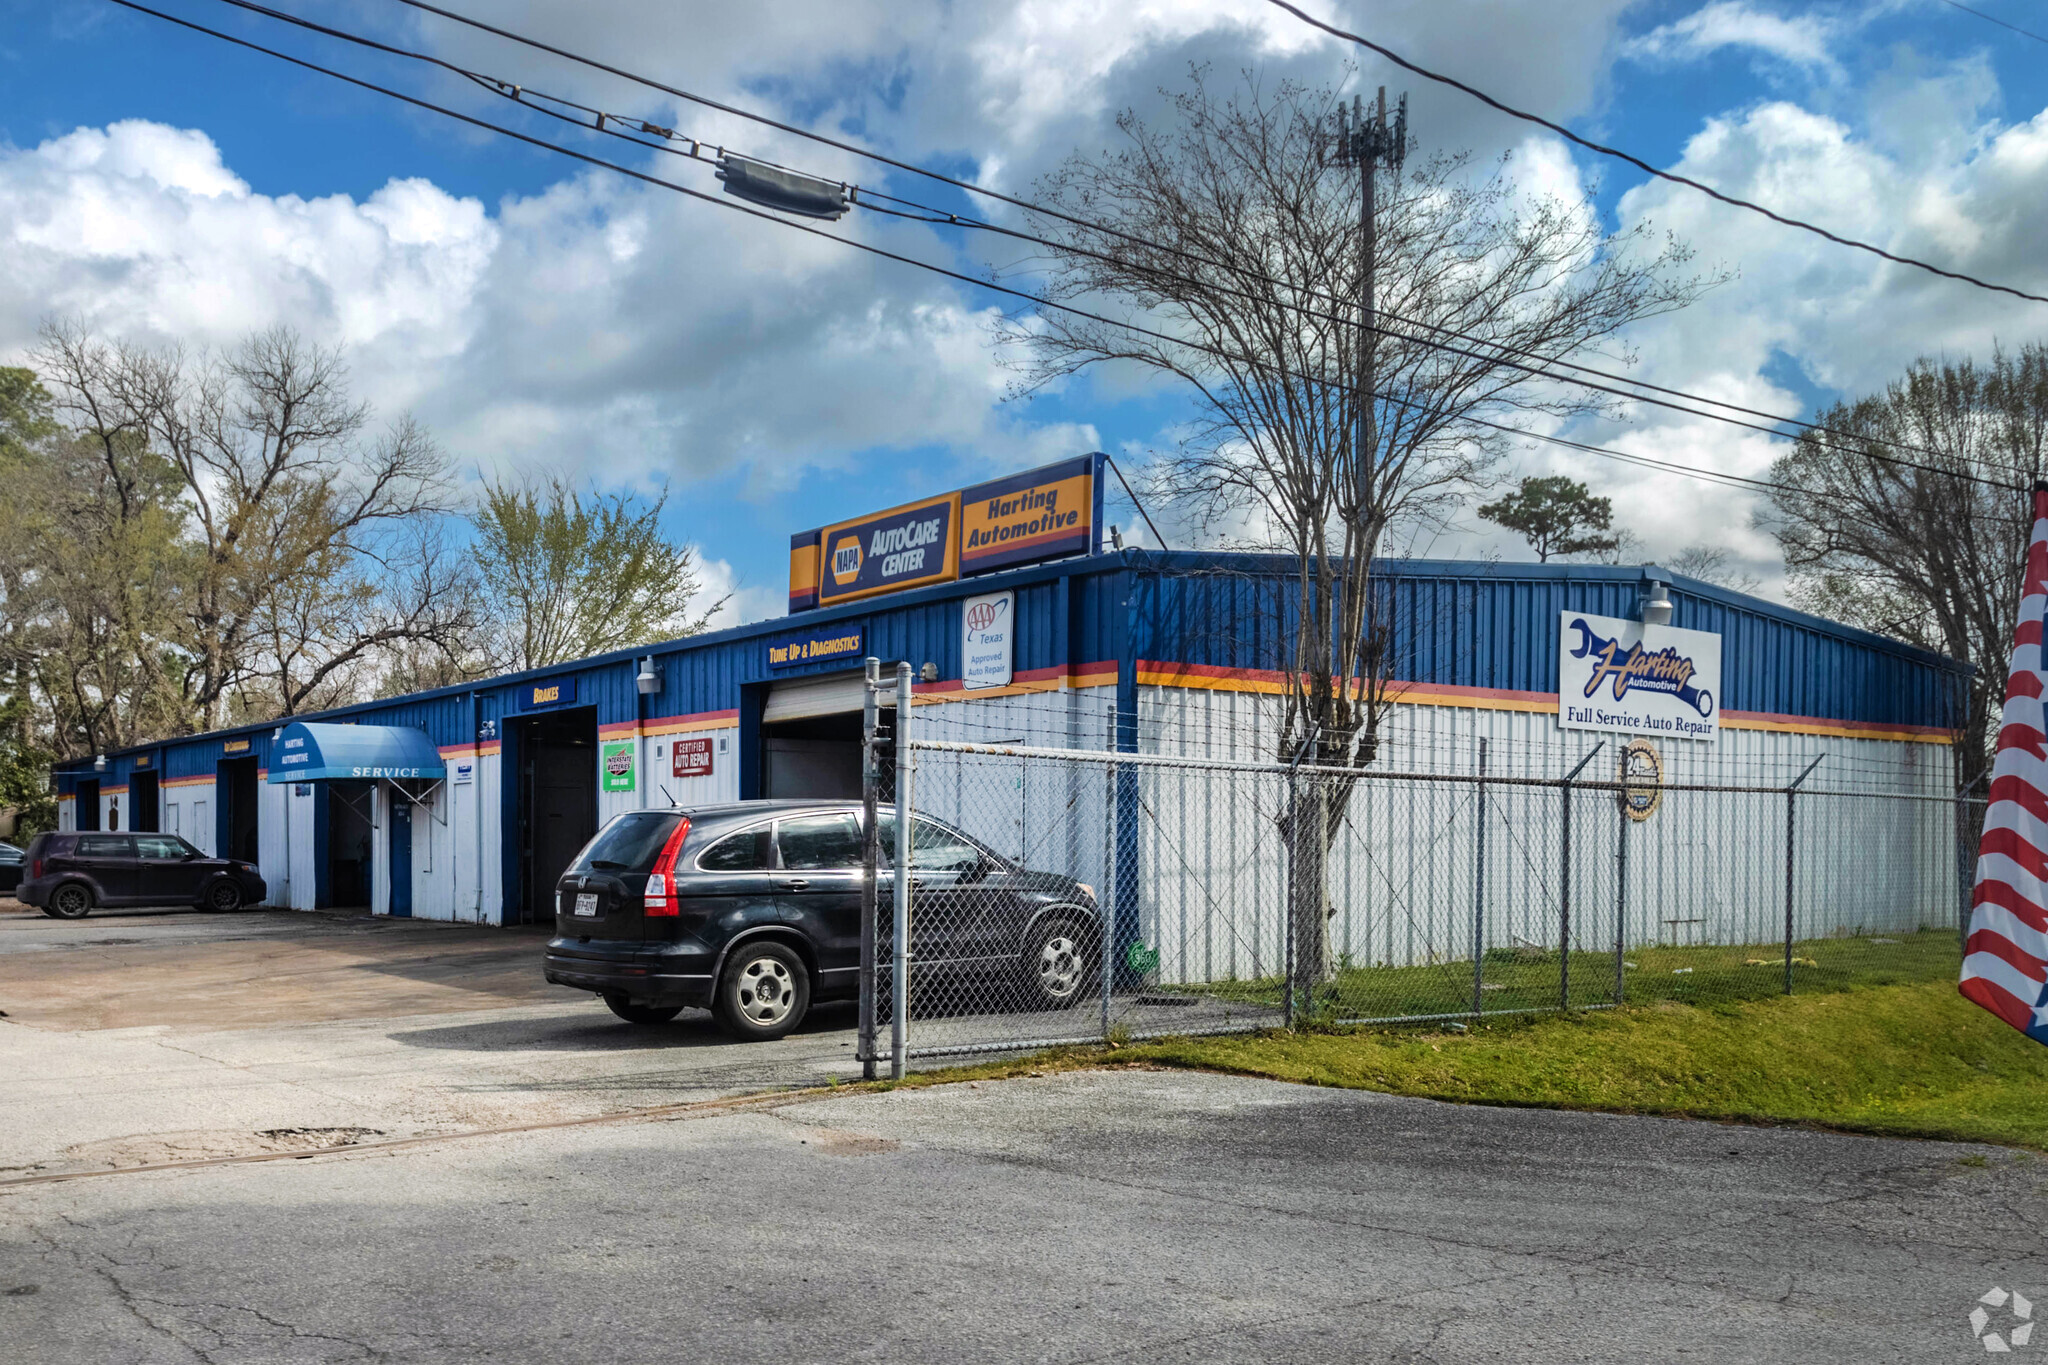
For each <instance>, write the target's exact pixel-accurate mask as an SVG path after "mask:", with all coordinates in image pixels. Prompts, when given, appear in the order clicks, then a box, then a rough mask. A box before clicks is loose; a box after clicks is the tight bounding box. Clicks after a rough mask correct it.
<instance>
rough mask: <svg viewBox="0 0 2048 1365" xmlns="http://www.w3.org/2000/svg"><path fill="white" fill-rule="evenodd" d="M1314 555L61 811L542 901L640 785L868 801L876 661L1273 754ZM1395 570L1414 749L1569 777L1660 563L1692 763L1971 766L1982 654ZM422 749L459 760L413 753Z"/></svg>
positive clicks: (1517, 580)
mask: <svg viewBox="0 0 2048 1365" xmlns="http://www.w3.org/2000/svg"><path fill="white" fill-rule="evenodd" d="M813 539H814V541H815V537H814V538H813ZM1291 568H1292V565H1291V564H1290V563H1289V562H1288V561H1286V560H1284V559H1280V558H1275V557H1267V556H1256V555H1234V554H1233V555H1208V554H1175V553H1152V552H1144V551H1136V550H1128V551H1118V552H1114V553H1103V554H1091V555H1083V556H1080V557H1076V558H1069V559H1065V560H1059V561H1055V562H1051V563H1042V564H1038V565H1034V566H1031V567H1025V568H1015V569H1007V570H1002V571H998V572H993V573H988V574H985V575H983V576H979V577H974V578H971V579H966V580H960V581H952V582H945V583H940V584H938V585H935V586H929V587H921V588H915V589H912V590H908V591H902V592H894V593H887V594H884V595H880V596H871V597H868V598H865V599H863V600H859V601H853V602H847V603H844V604H842V605H836V606H824V607H820V608H817V609H815V610H809V611H803V612H800V613H798V614H795V615H792V616H788V617H783V618H777V619H774V620H769V621H762V622H757V623H754V624H751V625H746V626H741V627H737V628H734V629H730V630H724V631H719V632H716V633H712V634H706V635H700V636H696V637H692V638H689V639H685V640H678V641H672V642H669V643H665V644H661V645H656V646H649V647H644V648H638V649H633V650H624V651H619V652H617V653H613V654H607V655H602V656H599V657H596V658H592V659H585V660H580V661H577V662H575V663H571V664H565V665H561V666H558V667H553V668H548V669H543V670H538V671H535V672H530V673H521V674H514V675H510V676H505V677H498V678H493V679H490V680H488V681H485V682H479V683H477V684H475V685H473V686H463V687H454V688H444V689H441V690H438V691H432V692H424V693H419V694H416V695H412V696H405V697H399V698H394V699H389V700H383V701H377V702H370V703H364V704H362V705H358V706H351V707H344V708H340V709H337V710H334V711H331V712H326V713H323V714H320V715H317V716H303V717H296V718H293V723H291V724H287V723H284V722H276V723H271V724H264V725H249V726H242V727H238V728H235V729H230V730H223V731H218V732H215V733H211V734H205V735H197V736H192V737H188V738H181V739H174V740H166V741H163V742H161V743H158V744H152V745H148V746H143V747H139V748H135V749H129V750H122V751H119V752H110V753H107V754H104V755H99V756H96V757H95V758H92V759H86V760H80V761H75V762H70V763H66V764H63V765H61V766H60V768H59V769H58V771H57V774H56V782H57V788H58V795H59V800H60V811H61V816H60V820H61V824H62V826H63V827H64V828H67V829H74V828H75V829H93V828H109V827H114V826H118V827H120V828H122V829H158V830H164V831H169V832H175V833H178V834H180V835H182V836H183V837H184V838H186V839H188V840H189V841H191V842H192V843H194V844H196V845H198V846H199V847H201V848H202V849H204V850H206V851H208V852H213V853H226V854H230V855H233V856H240V857H246V858H249V859H251V860H252V861H255V862H257V863H258V864H259V866H260V867H261V870H262V873H263V876H264V878H265V880H266V881H267V882H268V884H269V886H270V889H271V899H272V903H273V904H277V905H282V906H292V907H296V908H314V907H320V906H334V905H352V906H365V907H368V908H370V909H371V910H373V911H374V912H375V913H379V914H397V915H415V916H422V917H432V918H438V919H455V920H464V921H473V922H482V923H514V922H520V921H522V920H529V919H535V918H545V917H546V916H548V915H549V914H550V913H551V905H550V903H549V897H550V896H551V894H552V887H553V882H554V874H555V872H556V871H557V870H559V868H560V867H561V866H562V865H563V864H564V863H566V861H567V860H568V857H569V856H570V855H571V854H573V852H574V851H575V849H576V848H577V847H579V846H580V845H581V844H582V842H583V841H584V840H585V839H586V838H587V837H588V835H589V834H590V833H591V832H593V831H594V830H595V829H596V828H597V826H598V825H599V824H601V823H602V821H603V820H604V819H606V818H609V817H610V816H611V815H614V814H616V813H618V812H620V811H622V810H626V809H632V808H636V807H641V806H647V805H658V804H667V803H669V802H677V803H689V802H695V801H705V800H715V799H733V798H742V797H759V796H771V795H804V794H813V795H827V794H831V795H837V794H857V783H858V757H857V755H858V740H859V715H858V713H859V708H860V698H861V692H860V683H859V677H860V668H861V661H862V659H863V658H864V657H865V656H868V655H873V656H876V657H879V658H881V659H883V660H885V661H889V662H890V663H892V664H893V663H894V662H896V661H907V662H909V663H910V664H911V665H912V666H913V668H915V669H917V670H918V672H919V675H920V677H921V678H923V679H924V681H922V682H920V683H919V686H918V695H919V702H920V705H919V707H918V712H917V722H918V724H919V725H920V726H923V725H925V724H926V723H927V722H928V721H929V722H930V723H932V724H933V725H934V726H935V727H936V728H935V729H934V730H933V732H932V733H935V734H944V735H945V736H946V737H949V738H983V739H1001V740H1003V741H1006V742H1010V743H1018V742H1023V743H1029V744H1034V745H1045V746H1052V747H1062V748H1072V747H1097V746H1102V745H1107V744H1114V745H1115V746H1116V747H1119V748H1123V749H1127V750H1128V749H1141V750H1158V751H1165V752H1182V753H1204V752H1206V753H1212V754H1215V753H1221V751H1222V750H1221V748H1220V747H1219V746H1222V745H1224V744H1226V743H1227V745H1228V746H1229V747H1230V750H1231V752H1230V755H1229V756H1233V757H1257V756H1260V755H1259V754H1258V752H1257V750H1258V745H1259V743H1260V738H1259V737H1260V736H1261V735H1262V734H1264V733H1268V732H1269V731H1270V727H1271V721H1272V698H1273V697H1274V696H1275V695H1276V694H1277V693H1278V692H1279V691H1280V690H1281V689H1280V680H1281V677H1282V675H1281V674H1280V673H1279V672H1278V671H1277V670H1278V669H1279V668H1280V667H1282V666H1283V665H1284V663H1285V660H1286V649H1287V645H1288V641H1289V638H1290V637H1289V626H1290V622H1291V619H1292V606H1291V604H1292V602H1293V601H1294V598H1293V596H1292V594H1293V593H1294V591H1295V589H1294V586H1293V579H1292V576H1291ZM1379 581H1380V585H1381V586H1380V589H1379V590H1380V591H1381V592H1382V593H1383V595H1384V596H1383V598H1382V602H1383V611H1384V615H1383V619H1384V620H1386V621H1387V622H1388V623H1389V625H1390V629H1391V650H1392V656H1393V659H1394V664H1393V673H1394V676H1395V678H1396V680H1397V683H1398V686H1397V688H1396V691H1397V693H1398V696H1399V704H1398V705H1397V706H1396V708H1395V713H1396V714H1395V716H1394V718H1393V719H1391V720H1390V721H1389V725H1388V730H1387V734H1388V744H1389V746H1390V747H1389V749H1388V752H1389V753H1390V754H1392V755H1395V759H1394V760H1390V761H1399V762H1402V763H1404V764H1406V765H1409V766H1411V767H1415V768H1418V769H1420V768H1427V767H1429V766H1432V765H1434V766H1435V767H1438V768H1442V767H1445V766H1461V765H1465V764H1467V763H1469V762H1470V760H1471V750H1472V746H1471V743H1470V741H1471V740H1473V739H1475V738H1484V737H1488V736H1492V737H1495V738H1497V739H1500V740H1502V741H1504V743H1503V745H1502V746H1501V750H1500V751H1501V752H1503V753H1504V754H1506V755H1508V757H1507V758H1506V759H1504V760H1503V761H1504V762H1510V761H1511V762H1512V763H1513V764H1519V765H1521V766H1522V767H1523V768H1525V769H1526V770H1527V771H1529V772H1530V773H1532V774H1538V775H1551V774H1554V773H1556V772H1561V771H1562V770H1563V767H1562V766H1559V765H1563V764H1564V762H1565V760H1566V759H1568V758H1570V757H1571V756H1572V755H1574V754H1578V753H1582V752H1584V751H1586V750H1587V749H1588V748H1589V745H1590V743H1591V742H1592V741H1591V740H1590V739H1589V738H1588V736H1587V735H1586V733H1585V732H1582V731H1576V730H1568V729H1563V728H1561V727H1560V724H1559V697H1558V692H1559V678H1560V651H1559V620H1560V616H1561V615H1562V614H1564V613H1568V612H1577V613H1588V614H1591V615H1593V616H1596V617H1601V618H1618V619H1622V620H1627V619H1631V618H1636V617H1638V616H1639V615H1640V614H1641V610H1642V604H1643V603H1644V601H1645V600H1646V597H1648V596H1649V594H1650V592H1651V590H1652V586H1653V585H1658V584H1661V585H1668V592H1669V600H1670V602H1671V604H1672V614H1671V619H1670V624H1671V625H1673V626H1676V627H1680V628H1684V629H1689V630H1696V631H1705V632H1711V633H1713V634H1714V635H1716V636H1718V637H1719V639H1720V642H1721V660H1722V662H1721V670H1720V689H1721V692H1722V694H1723V695H1722V696H1721V697H1720V698H1719V706H1720V713H1719V725H1720V730H1719V734H1718V737H1717V738H1715V739H1714V740H1713V741H1712V742H1711V743H1688V742H1686V741H1683V740H1680V741H1676V742H1675V743H1674V745H1673V747H1674V749H1675V750H1677V751H1679V753H1678V755H1677V757H1676V758H1675V760H1674V762H1677V764H1678V766H1679V767H1680V768H1681V769H1682V770H1683V771H1685V772H1686V773H1687V774H1688V775H1690V776H1693V777H1695V778H1699V779H1711V778H1713V777H1716V776H1720V777H1739V776H1745V775H1748V776H1754V775H1756V774H1757V773H1759V772H1761V771H1763V770H1764V769H1765V768H1768V767H1771V766H1772V765H1778V766H1783V765H1786V764H1791V763H1794V762H1796V761H1804V756H1805V755H1807V754H1810V753H1817V752H1833V753H1845V754H1846V753H1850V752H1854V753H1856V754H1858V755H1861V756H1862V757H1860V758H1859V759H1858V760H1857V763H1856V765H1854V767H1855V768H1856V770H1857V771H1862V772H1866V773H1876V772H1880V771H1882V772H1884V773H1890V774H1893V775H1895V776H1896V777H1897V780H1898V781H1901V782H1904V783H1906V784H1907V785H1909V786H1911V787H1912V788H1913V789H1915V790H1925V791H1928V792H1932V791H1936V790H1940V789H1941V786H1942V784H1943V783H1945V782H1947V781H1948V773H1949V763H1948V753H1949V750H1948V744H1949V737H1950V734H1951V729H1952V725H1953V723H1954V722H1955V720H1956V719H1957V710H1956V708H1957V707H1958V706H1959V705H1960V698H1961V697H1962V695H1963V688H1962V687H1961V686H1960V683H1961V681H1962V679H1963V672H1962V670H1961V669H1960V667H1959V666H1958V665H1956V664H1955V663H1953V662H1952V661H1950V660H1947V659H1944V658H1941V657H1939V656H1936V655H1931V654H1927V653H1925V652H1922V651H1919V650H1915V649H1912V648H1910V647H1908V646H1905V645H1902V644H1900V643H1898V642H1896V641H1891V640H1886V639H1883V638H1880V637H1877V636H1874V635H1870V634H1867V633H1864V632H1861V631H1857V630H1854V629H1851V628H1849V627H1846V626H1842V625H1839V624H1836V623H1833V622H1829V621H1825V620H1821V619H1819V618H1816V617H1813V616H1809V615H1806V614H1803V613H1800V612H1797V611H1793V610H1790V609H1787V608H1785V607H1781V606H1777V605H1775V604H1772V603H1768V602H1764V601H1762V600H1759V599H1756V598H1752V597H1747V596H1744V595H1742V594H1739V593H1734V592H1729V591H1726V590H1724V589H1721V588H1717V587H1714V586H1711V585H1709V584H1706V583H1701V582H1695V581H1691V580H1687V579H1683V578H1676V577H1674V576H1672V575H1670V574H1668V573H1665V572H1663V571H1662V570H1659V569H1657V568H1655V567H1654V566H1650V567H1641V568H1637V567H1609V566H1599V565H1533V564H1493V563H1467V562H1450V561H1427V560H1422V561H1390V562H1388V563H1386V564H1384V565H1383V566H1381V570H1380V575H1379ZM1001 593H1008V594H1013V596H1012V597H1011V599H1010V604H1011V605H1010V608H1009V610H1010V611H1011V620H1012V621H1013V622H1014V635H1013V640H1012V641H1011V644H1010V649H1011V650H1012V652H1013V653H1012V657H1011V658H1010V659H1009V660H1008V661H1007V662H1008V668H1007V670H1006V676H1007V681H1006V682H1002V683H1000V684H998V685H993V686H985V687H977V688H972V689H970V688H969V687H968V686H967V685H966V681H965V679H964V677H963V673H964V672H965V668H964V656H963V651H964V646H963V612H964V611H965V609H966V606H967V604H968V603H970V602H972V601H976V600H979V599H984V598H987V597H988V596H989V595H991V594H1001ZM1112 704H1113V709H1112ZM308 723H310V725H311V727H313V729H312V731H311V732H310V739H311V740H312V741H313V742H315V743H317V742H318V741H319V740H320V737H321V735H320V730H319V727H325V726H336V725H343V726H356V727H364V730H363V733H362V734H361V735H360V736H358V740H359V743H358V745H357V752H358V754H359V755H367V757H366V758H361V759H360V761H358V762H355V763H352V764H348V765H343V766H346V767H347V768H348V769H349V771H348V773H347V774H346V775H344V774H343V773H342V772H341V770H340V768H337V767H333V766H329V767H326V768H324V769H323V774H324V775H322V776H320V777H318V778H306V779H295V778H294V776H293V762H292V761H290V760H292V758H293V755H294V754H300V753H303V752H305V748H304V746H305V744H306V743H307V741H308V739H309V731H308ZM1219 724H1221V725H1222V728H1221V729H1219V728H1217V727H1218V725H1219ZM397 732H403V734H402V735H400V734H398V733H397ZM380 733H381V734H384V735H386V736H387V738H389V741H390V742H391V743H392V744H393V745H397V746H399V747H405V746H410V750H411V753H412V755H413V757H411V758H407V759H406V760H405V763H404V774H403V775H400V776H392V775H390V772H386V771H380V769H384V768H387V767H391V765H387V764H384V763H381V762H380V761H379V760H378V758H377V757H376V755H377V754H378V752H379V750H378V747H377V746H378V743H379V742H380V741H379V740H378V735H379V734H380ZM421 736H424V741H422V740H421V739H420V737H421ZM1219 736H1221V737H1222V738H1219ZM294 741H297V743H296V744H295V743H294ZM1505 741H1512V743H1505ZM422 743H424V745H425V746H426V747H427V748H430V749H431V751H432V752H433V753H434V754H435V755H438V757H439V760H440V764H439V768H438V770H435V769H433V768H431V767H429V766H427V765H425V764H422V763H421V762H418V761H416V760H417V754H418V753H419V752H420V751H421V746H422ZM288 746H289V747H288ZM396 751H397V750H396V749H394V750H393V752H396ZM1264 756H1267V757H1270V750H1268V751H1267V753H1266V754H1265V755H1264ZM394 761H395V760H394ZM1688 765H1689V766H1688ZM391 771H397V769H396V768H395V767H393V768H391ZM1887 780H1891V779H1887ZM850 788H851V790H849V789H850Z"/></svg>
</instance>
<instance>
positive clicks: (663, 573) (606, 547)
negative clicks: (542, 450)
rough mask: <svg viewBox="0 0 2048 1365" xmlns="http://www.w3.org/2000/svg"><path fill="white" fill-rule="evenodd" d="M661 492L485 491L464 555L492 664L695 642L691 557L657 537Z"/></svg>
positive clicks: (550, 484)
mask: <svg viewBox="0 0 2048 1365" xmlns="http://www.w3.org/2000/svg"><path fill="white" fill-rule="evenodd" d="M667 503H668V491H667V489H666V488H664V489H663V490H662V492H661V494H660V496H658V497H655V498H653V499H646V498H639V497H635V496H632V495H629V494H623V493H621V494H615V495H611V496H606V495H603V494H599V493H595V492H593V493H591V494H590V495H589V496H588V497H587V498H586V497H585V496H584V495H583V494H582V493H580V492H578V491H577V490H576V489H575V488H574V487H573V486H571V485H570V484H569V483H568V482H567V481H566V480H564V479H562V478H560V477H557V476H552V475H551V476H548V477H546V478H543V479H541V480H539V481H537V482H528V483H511V482H506V481H504V480H500V481H498V482H495V483H491V484H487V485H486V486H485V489H484V494H483V499H482V501H481V503H480V504H479V506H478V507H477V510H476V512H475V514H474V521H475V525H476V541H475V544H474V546H473V548H472V551H471V552H472V554H473V555H474V556H475V560H476V567H477V570H478V572H479V574H480V575H481V576H482V579H483V582H484V586H485V590H486V592H488V593H489V594H490V595H491V596H492V597H493V599H494V602H495V606H496V609H497V613H498V628H499V635H500V649H499V651H498V652H499V653H500V654H501V656H502V658H501V662H502V663H503V664H504V665H505V666H508V667H511V668H519V669H525V668H540V667H543V666H545V665H547V664H557V663H562V662H565V661H567V660H570V659H581V658H587V657H588V656H590V655H592V654H602V653H604V652H605V651H606V650H612V649H623V648H626V647H627V646H629V645H640V644H649V643H652V642H653V641H656V640H669V639H675V638H677V637H679V636H684V635H694V634H696V633H697V632H699V631H701V630H703V629H704V628H705V627H706V625H707V624H708V623H709V621H710V618H711V617H712V616H713V615H715V614H716V613H717V611H718V609H719V608H720V607H722V606H724V605H725V599H723V598H721V599H719V600H718V601H716V602H713V603H711V604H710V605H709V606H708V607H706V608H704V609H703V610H702V611H700V612H695V613H693V610H692V608H693V605H694V604H695V602H696V601H697V599H698V597H699V596H700V595H701V594H702V591H703V583H702V581H701V580H700V579H699V578H698V575H697V568H696V554H695V552H694V551H693V550H691V549H690V547H688V546H687V545H679V544H676V543H675V542H673V541H670V540H669V539H667V538H666V537H665V536H664V535H663V534H662V532H661V524H660V523H661V512H662V508H663V507H665V506H666V505H667Z"/></svg>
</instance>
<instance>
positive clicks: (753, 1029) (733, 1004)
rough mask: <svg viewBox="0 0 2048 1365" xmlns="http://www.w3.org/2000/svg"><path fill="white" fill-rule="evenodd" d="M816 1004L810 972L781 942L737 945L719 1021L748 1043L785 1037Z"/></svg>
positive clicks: (722, 981) (722, 988) (722, 989)
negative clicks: (812, 992) (812, 1003)
mask: <svg viewBox="0 0 2048 1365" xmlns="http://www.w3.org/2000/svg"><path fill="white" fill-rule="evenodd" d="M810 1008H811V973H810V970H809V969H808V968H806V967H805V966H804V961H803V959H802V958H800V957H798V956H797V955H796V953H795V951H794V950H792V949H790V948H788V947H787V946H785V945H783V944H780V943H750V944H747V945H745V946H743V947H740V948H738V949H735V950H734V952H733V954H732V956H731V957H730V958H728V959H727V960H726V964H725V973H724V975H723V976H721V977H720V978H719V981H718V1020H719V1022H720V1023H721V1024H723V1025H725V1027H726V1030H727V1031H728V1032H730V1033H732V1034H735V1035H736V1036H738V1037H739V1038H740V1039H741V1040H742V1041H744V1042H749V1043H760V1042H766V1041H768V1040H769V1039H771V1038H780V1037H782V1036H783V1035H784V1034H786V1033H788V1032H789V1031H790V1030H791V1029H793V1028H795V1027H796V1026H797V1025H798V1024H801V1023H802V1022H803V1021H804V1015H805V1014H806V1013H808V1012H809V1010H810Z"/></svg>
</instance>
